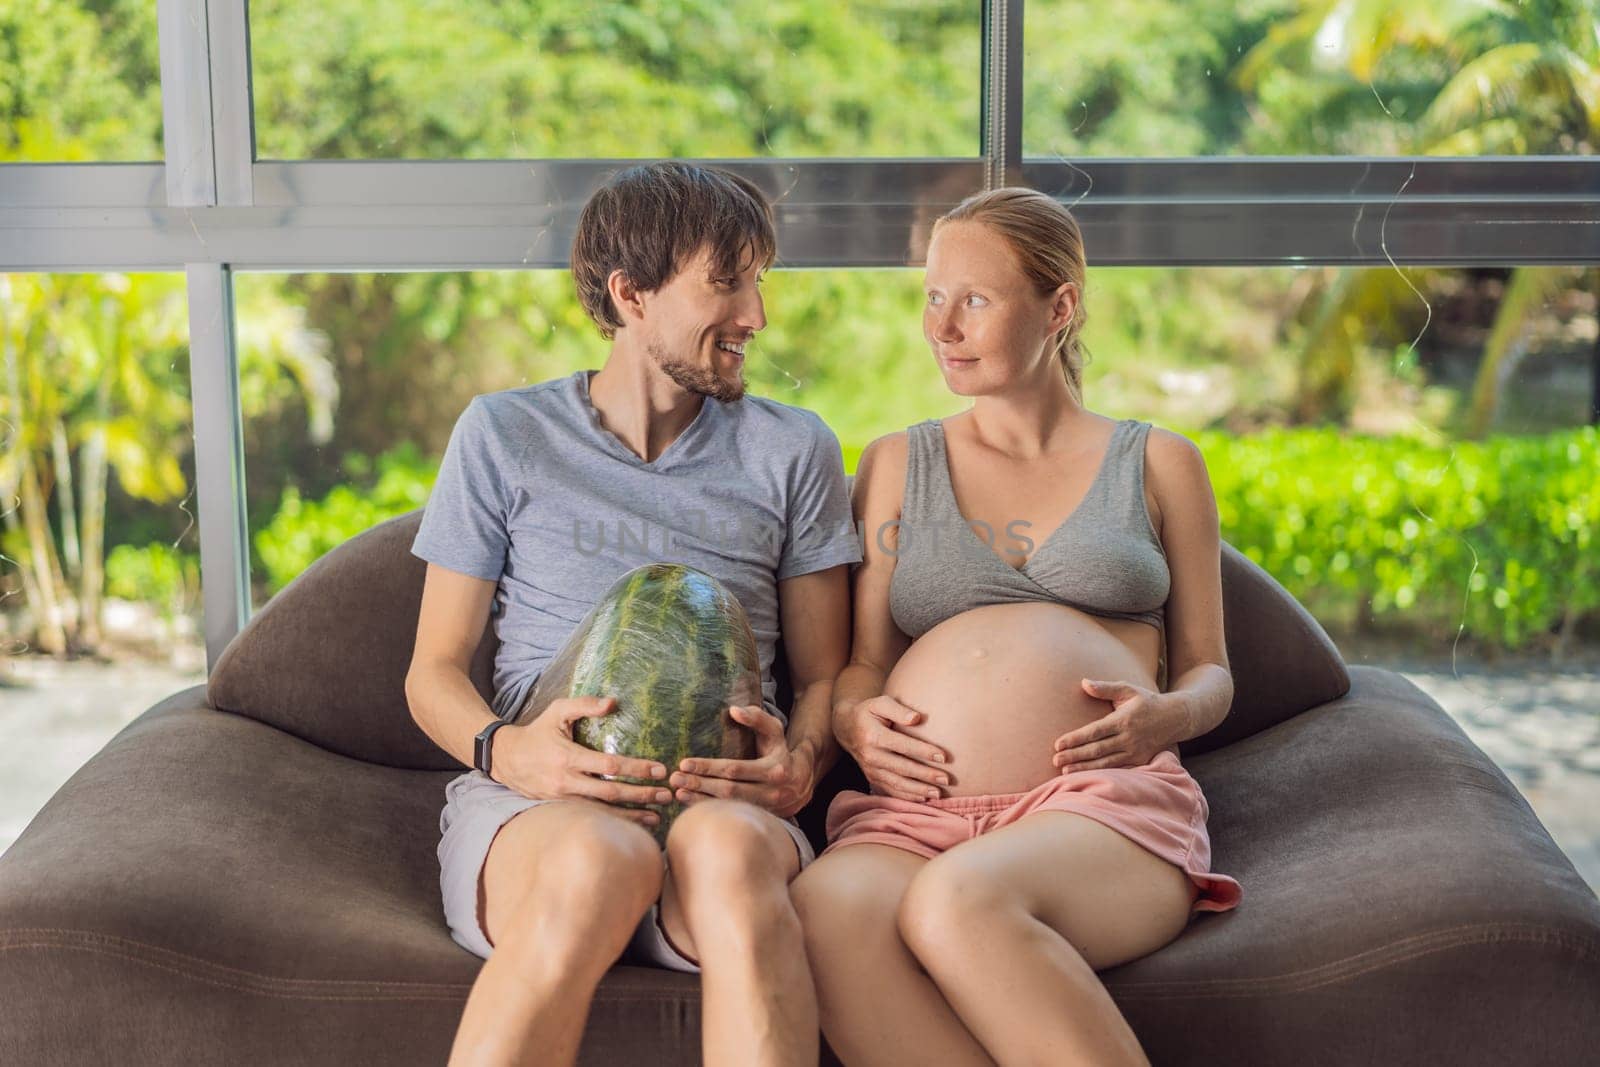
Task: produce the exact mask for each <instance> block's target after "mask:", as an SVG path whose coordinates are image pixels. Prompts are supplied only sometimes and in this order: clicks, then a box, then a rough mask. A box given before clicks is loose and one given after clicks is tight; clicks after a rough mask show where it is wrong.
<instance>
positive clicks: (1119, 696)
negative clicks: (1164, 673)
mask: <svg viewBox="0 0 1600 1067" xmlns="http://www.w3.org/2000/svg"><path fill="white" fill-rule="evenodd" d="M1082 684H1083V691H1084V692H1086V693H1088V694H1089V695H1090V696H1092V697H1096V698H1098V699H1100V700H1105V701H1109V702H1110V704H1111V708H1112V710H1111V711H1110V712H1108V713H1107V714H1106V715H1105V716H1103V717H1102V718H1099V719H1096V720H1095V721H1094V722H1091V723H1089V724H1088V725H1086V726H1080V727H1078V728H1077V729H1076V730H1073V731H1072V732H1071V733H1067V734H1062V735H1061V736H1060V737H1058V738H1056V750H1055V756H1054V757H1053V761H1054V763H1055V765H1056V766H1057V767H1059V768H1060V769H1061V773H1062V774H1068V773H1070V772H1072V771H1088V770H1094V769H1095V768H1097V767H1137V766H1139V765H1141V764H1144V763H1149V762H1150V761H1151V760H1153V759H1155V757H1156V754H1157V753H1159V752H1160V751H1161V750H1162V749H1164V748H1167V747H1168V746H1170V745H1172V744H1174V743H1175V742H1177V741H1178V740H1180V739H1181V738H1182V737H1184V736H1185V735H1184V733H1183V727H1184V726H1185V725H1186V720H1187V715H1186V713H1185V712H1184V710H1183V707H1182V705H1181V704H1180V703H1179V702H1178V701H1177V700H1175V699H1173V697H1172V695H1171V694H1170V693H1157V692H1156V691H1154V690H1152V689H1145V688H1144V687H1143V686H1137V685H1133V684H1132V683H1130V682H1096V681H1091V680H1090V679H1088V678H1085V679H1084V680H1083V683H1082Z"/></svg>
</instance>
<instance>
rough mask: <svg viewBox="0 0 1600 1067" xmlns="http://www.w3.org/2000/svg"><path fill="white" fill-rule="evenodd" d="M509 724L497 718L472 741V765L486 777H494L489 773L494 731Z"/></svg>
mask: <svg viewBox="0 0 1600 1067" xmlns="http://www.w3.org/2000/svg"><path fill="white" fill-rule="evenodd" d="M509 725H511V724H510V723H508V722H506V721H505V720H504V719H496V720H495V721H494V722H492V723H490V724H489V725H488V726H485V727H484V728H483V729H482V730H480V731H478V736H477V737H476V738H475V739H474V740H473V742H472V765H473V766H474V767H476V768H477V769H478V770H480V771H482V772H483V773H484V775H485V776H486V777H491V778H492V777H493V775H491V774H490V773H489V753H490V751H491V745H490V741H491V740H492V739H493V738H494V732H495V731H496V730H498V729H500V727H502V726H509Z"/></svg>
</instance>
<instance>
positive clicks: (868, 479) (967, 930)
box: [791, 189, 1241, 1067]
mask: <svg viewBox="0 0 1600 1067" xmlns="http://www.w3.org/2000/svg"><path fill="white" fill-rule="evenodd" d="M1084 272H1085V264H1084V256H1083V242H1082V238H1081V236H1080V234H1079V231H1078V227H1077V224H1076V223H1075V222H1074V220H1073V219H1072V216H1071V215H1070V214H1069V213H1068V212H1067V211H1066V209H1065V208H1063V207H1061V206H1060V205H1058V204H1057V203H1055V201H1053V200H1051V199H1050V198H1049V197H1047V196H1044V195H1042V194H1040V193H1036V192H1032V191H1030V190H1023V189H1000V190H995V191H992V192H988V193H982V194H979V195H976V196H973V197H970V198H968V199H967V200H966V201H964V202H963V203H962V204H961V205H960V206H959V207H957V208H956V209H955V210H954V211H952V212H951V213H950V214H949V215H946V216H945V217H944V218H942V219H940V220H939V222H938V223H937V224H936V225H935V227H934V231H933V238H932V241H931V243H930V246H929V249H928V265H927V281H926V289H927V303H926V306H925V309H924V312H923V332H924V334H925V336H926V337H927V339H928V343H929V345H930V346H931V347H932V350H933V354H934V356H935V357H936V359H937V360H938V363H939V367H940V370H941V372H942V373H943V374H944V377H945V382H946V383H947V384H948V385H949V387H950V388H951V389H952V390H953V391H955V392H956V393H957V394H959V395H962V396H970V397H972V398H973V404H972V406H971V408H970V409H968V410H967V411H965V412H963V413H961V414H959V415H956V416H954V417H952V418H949V419H945V420H943V421H942V422H941V421H935V420H929V421H926V422H923V423H920V424H918V425H916V426H912V427H911V428H910V429H909V430H907V431H905V432H903V433H897V434H892V435H890V436H888V437H884V438H881V439H880V440H877V441H874V442H873V443H872V444H871V445H870V446H869V447H868V448H867V449H866V451H865V452H864V453H863V454H862V457H861V462H860V466H859V470H858V475H857V479H856V485H855V493H854V497H855V500H854V503H855V512H856V519H857V521H858V522H859V523H861V524H863V528H864V531H865V534H866V536H865V541H866V544H865V546H864V549H865V552H864V555H865V558H864V561H863V563H862V565H861V568H860V570H859V571H858V573H857V574H856V579H855V594H854V595H855V612H856V614H855V636H854V646H853V651H852V658H851V662H850V665H849V666H848V667H847V668H846V669H845V670H844V672H843V673H842V674H840V676H839V679H838V681H837V682H836V684H835V690H834V728H835V732H836V733H837V735H838V737H839V740H840V742H841V744H842V745H843V746H844V747H845V748H846V749H847V750H848V751H850V753H851V754H852V755H853V756H855V758H856V760H857V762H858V763H860V764H861V766H862V768H863V770H864V771H865V772H866V775H867V777H868V779H869V781H870V782H871V785H872V793H871V794H870V795H868V794H863V793H859V792H855V791H846V792H844V793H841V794H840V795H839V796H838V797H837V798H836V799H835V800H834V802H833V804H832V806H831V807H830V808H829V811H828V838H829V845H828V848H827V849H826V850H825V852H824V854H823V855H822V856H821V857H820V858H819V859H818V860H817V861H816V862H815V863H814V864H813V865H812V866H811V867H810V868H808V869H807V870H806V871H805V872H803V873H802V875H801V876H800V877H799V879H798V880H796V881H795V882H794V883H793V885H792V887H791V889H792V892H793V896H794V901H795V904H796V907H797V908H798V909H799V912H800V915H801V920H802V925H803V926H804V927H805V930H806V942H807V952H808V955H809V957H810V960H811V964H812V969H813V973H814V974H815V976H816V980H817V992H818V998H819V1007H820V1009H821V1019H822V1028H823V1032H824V1033H825V1034H826V1036H827V1038H828V1041H829V1043H830V1044H831V1045H832V1046H833V1048H834V1049H835V1050H836V1051H837V1052H838V1054H839V1056H840V1057H841V1058H842V1059H843V1060H844V1061H845V1062H846V1063H847V1064H850V1065H851V1067H856V1065H858V1064H877V1063H882V1064H902V1063H939V1064H987V1063H992V1062H995V1061H999V1062H1002V1063H1022V1062H1028V1063H1037V1062H1051V1063H1084V1064H1089V1063H1093V1064H1097V1065H1098V1064H1121V1063H1145V1062H1147V1061H1146V1060H1145V1058H1144V1055H1143V1053H1142V1051H1141V1050H1140V1047H1139V1043H1138V1041H1137V1040H1136V1039H1135V1037H1134V1035H1133V1032H1132V1030H1131V1029H1130V1028H1129V1026H1128V1024H1127V1022H1126V1021H1125V1020H1124V1019H1123V1018H1122V1016H1121V1015H1120V1013H1119V1012H1118V1011H1117V1009H1116V1006H1115V1004H1114V1003H1113V1001H1112V1000H1111V997H1110V994H1108V993H1107V992H1106V990H1105V987H1104V986H1103V985H1101V983H1100V982H1099V980H1098V979H1097V978H1096V976H1095V973H1094V972H1095V971H1096V970H1100V969H1103V968H1106V967H1110V966H1113V965H1115V964H1118V963H1122V962H1124V961H1126V960H1130V959H1134V958H1137V957H1139V956H1143V955H1146V954H1148V953H1150V952H1153V951H1155V950H1156V949H1158V948H1160V947H1161V946H1162V945H1165V944H1167V943H1168V942H1170V941H1172V940H1173V939H1174V938H1176V937H1177V936H1178V935H1179V933H1181V932H1182V931H1183V929H1184V927H1185V925H1186V924H1187V923H1188V921H1189V919H1190V918H1191V916H1192V915H1193V914H1194V913H1195V912H1196V911H1204V910H1209V911H1225V910H1227V909H1229V908H1232V907H1234V906H1236V905H1237V903H1238V901H1239V899H1240V895H1241V889H1240V886H1239V883H1238V882H1236V881H1235V880H1234V879H1232V878H1230V877H1228V876H1226V875H1220V874H1214V873H1212V872H1211V871H1210V869H1209V866H1210V843H1209V840H1208V838H1207V836H1206V829H1205V820H1206V817H1207V815H1208V814H1209V808H1208V807H1207V804H1206V800H1205V797H1204V795H1203V794H1202V793H1201V791H1200V788H1199V786H1198V785H1197V784H1196V783H1195V781H1194V779H1193V778H1192V777H1190V776H1189V774H1188V772H1187V771H1185V770H1184V769H1183V767H1182V765H1181V764H1180V763H1179V760H1178V754H1177V745H1178V742H1179V741H1182V740H1185V739H1187V738H1189V737H1193V736H1197V735H1199V734H1201V733H1204V732H1205V731H1207V730H1209V729H1211V727H1213V726H1214V725H1215V724H1216V723H1217V722H1218V721H1220V719H1221V718H1222V716H1223V715H1225V714H1226V712H1227V708H1228V705H1229V703H1230V701H1231V700H1232V694H1233V681H1232V677H1231V675H1230V674H1229V673H1228V666H1227V654H1226V651H1225V648H1224V645H1223V633H1222V594H1221V550H1220V545H1219V534H1218V528H1217V512H1216V501H1215V499H1214V498H1213V496H1212V492H1211V486H1210V481H1209V479H1208V478H1207V476H1206V470H1205V464H1204V462H1203V460H1202V459H1201V457H1200V454H1199V452H1198V450H1197V449H1196V448H1195V447H1194V445H1193V444H1191V443H1190V442H1189V441H1188V440H1187V439H1186V438H1184V437H1182V436H1180V435H1178V434H1174V433H1170V432H1168V431H1165V430H1152V428H1151V427H1150V425H1149V424H1148V423H1145V422H1140V421H1136V420H1132V419H1125V420H1121V421H1118V420H1113V419H1109V418H1106V417H1104V416H1102V415H1097V414H1094V413H1092V412H1090V411H1088V410H1086V409H1085V408H1084V407H1083V405H1082V391H1081V384H1080V383H1081V373H1082V366H1083V354H1082V350H1081V346H1080V345H1079V342H1078V335H1079V331H1080V330H1081V328H1082V325H1083V321H1084V313H1083V305H1082V294H1083V285H1084ZM1147 439H1148V440H1147ZM1169 656H1170V662H1171V665H1172V673H1173V677H1172V683H1173V684H1172V686H1171V689H1170V691H1168V678H1167V664H1168V657H1169Z"/></svg>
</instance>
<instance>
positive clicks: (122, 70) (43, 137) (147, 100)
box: [0, 0, 161, 163]
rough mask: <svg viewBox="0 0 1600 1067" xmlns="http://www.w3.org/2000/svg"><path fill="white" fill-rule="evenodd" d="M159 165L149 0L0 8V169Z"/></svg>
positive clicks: (39, 0)
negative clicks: (11, 166)
mask: <svg viewBox="0 0 1600 1067" xmlns="http://www.w3.org/2000/svg"><path fill="white" fill-rule="evenodd" d="M160 158H161V55H160V45H159V41H158V38H157V36H156V5H155V4H154V3H151V2H150V0H0V163H64V162H73V161H83V160H88V161H93V162H106V163H116V162H143V161H146V160H155V159H160Z"/></svg>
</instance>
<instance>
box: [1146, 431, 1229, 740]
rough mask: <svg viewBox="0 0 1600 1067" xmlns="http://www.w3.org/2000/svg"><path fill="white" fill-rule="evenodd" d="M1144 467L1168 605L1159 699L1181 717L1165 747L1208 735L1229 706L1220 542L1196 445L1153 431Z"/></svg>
mask: <svg viewBox="0 0 1600 1067" xmlns="http://www.w3.org/2000/svg"><path fill="white" fill-rule="evenodd" d="M1149 446H1150V447H1149V449H1148V466H1149V469H1150V474H1151V478H1152V482H1151V488H1152V489H1154V491H1155V494H1156V501H1157V504H1158V506H1159V507H1160V508H1161V544H1162V547H1163V548H1164V549H1165V550H1166V554H1167V567H1168V569H1169V570H1170V572H1171V574H1172V588H1171V592H1170V593H1169V594H1168V597H1167V611H1166V631H1167V676H1168V679H1169V681H1168V685H1167V692H1166V694H1165V696H1166V697H1167V698H1168V699H1169V702H1170V703H1171V704H1172V705H1173V706H1174V707H1176V708H1179V709H1181V710H1182V712H1183V715H1182V722H1183V724H1184V725H1183V726H1182V728H1181V730H1180V734H1179V736H1177V737H1174V738H1173V740H1172V741H1171V742H1168V743H1169V744H1171V743H1176V742H1178V741H1187V740H1189V739H1190V738H1193V737H1199V736H1200V735H1201V734H1204V733H1207V732H1208V731H1210V730H1212V729H1214V728H1215V727H1216V726H1217V724H1218V723H1220V722H1222V720H1223V719H1224V718H1226V717H1227V714H1228V708H1229V707H1230V706H1231V705H1232V703H1233V674H1232V672H1231V671H1230V670H1229V669H1228V647H1227V642H1226V641H1225V640H1224V633H1223V628H1222V535H1221V532H1220V529H1219V520H1218V518H1217V500H1216V496H1215V494H1214V493H1213V492H1212V489H1211V478H1210V475H1209V474H1207V472H1206V461H1205V458H1204V457H1203V456H1202V455H1201V454H1200V449H1199V448H1198V447H1196V445H1195V443H1194V442H1193V441H1191V440H1189V439H1188V438H1187V437H1184V436H1183V435H1182V434H1177V433H1173V432H1172V431H1170V430H1161V429H1152V430H1151V432H1150V438H1149Z"/></svg>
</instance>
